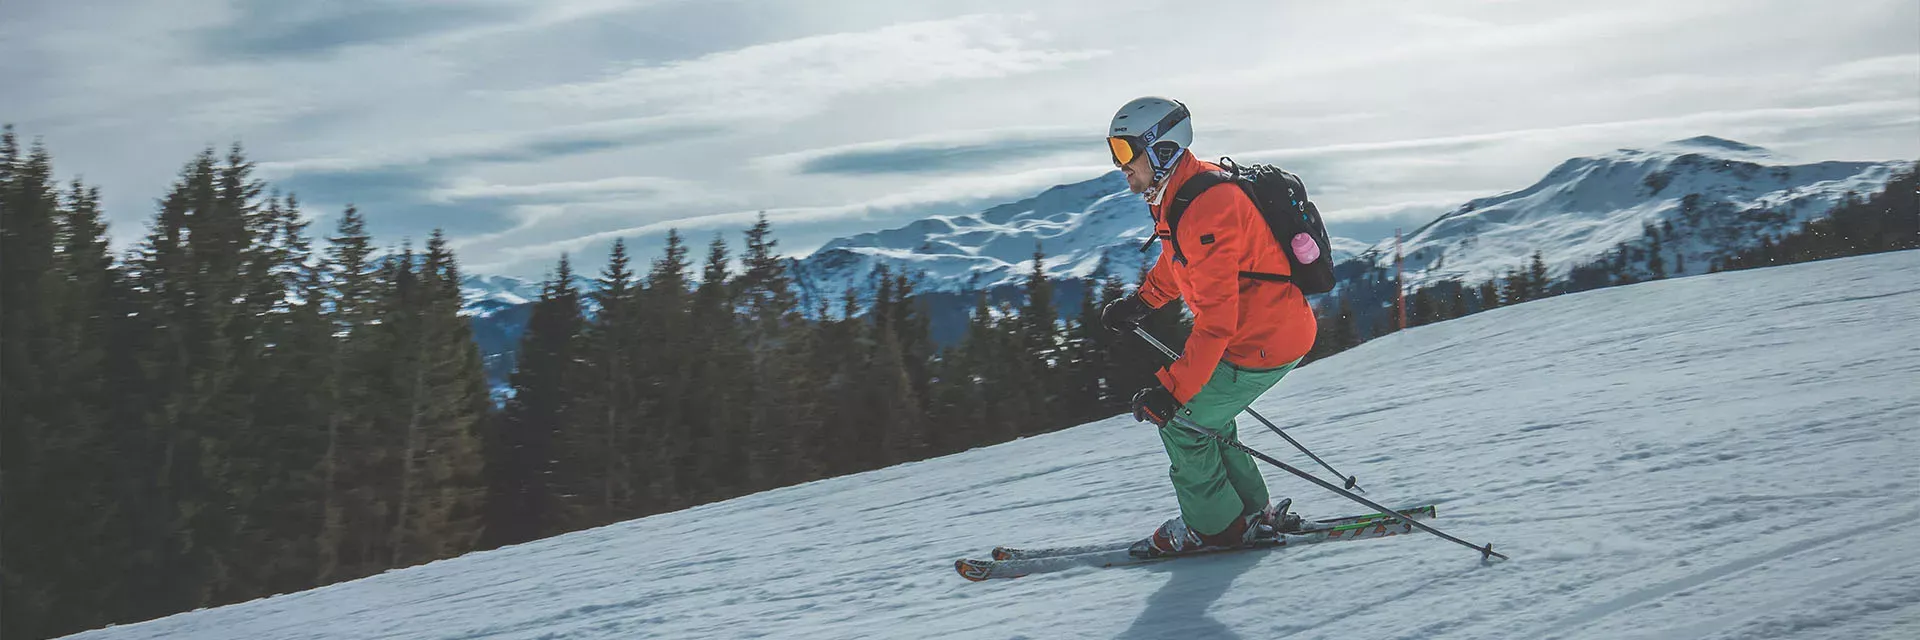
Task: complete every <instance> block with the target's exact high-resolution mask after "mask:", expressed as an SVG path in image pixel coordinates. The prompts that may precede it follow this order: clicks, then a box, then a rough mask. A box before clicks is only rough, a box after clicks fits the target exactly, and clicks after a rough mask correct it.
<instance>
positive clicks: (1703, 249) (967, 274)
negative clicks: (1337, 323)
mask: <svg viewBox="0 0 1920 640" xmlns="http://www.w3.org/2000/svg"><path fill="white" fill-rule="evenodd" d="M1912 164H1913V163H1912V162H1909V161H1897V162H1877V163H1876V162H1820V163H1814V164H1790V163H1788V162H1787V161H1785V160H1783V159H1780V158H1778V157H1776V156H1775V155H1774V154H1772V153H1770V152H1768V151H1767V150H1765V149H1761V148H1759V147H1754V146H1751V145H1746V144H1741V143H1738V142H1734V141H1730V140H1725V139H1721V138H1715V137H1711V136H1701V137H1697V138H1690V139H1687V140H1678V141H1674V142H1670V143H1666V144H1663V145H1659V146H1656V147H1653V148H1650V149H1621V150H1618V151H1614V152H1612V153H1607V154H1602V155H1598V156H1593V157H1584V158H1574V159H1570V160H1567V161H1566V162H1564V163H1562V164H1561V165H1560V166H1559V167H1556V168H1554V169H1553V170H1552V171H1549V172H1548V173H1547V175H1546V176H1545V177H1544V178H1542V179H1541V180H1540V181H1538V182H1536V183H1535V184H1534V185H1533V186H1530V187H1527V188H1525V189H1521V190H1519V191H1514V192H1511V193H1506V194H1501V195H1496V196H1492V197H1487V198H1480V199H1476V200H1473V201H1470V202H1467V203H1465V204H1463V205H1461V206H1460V207H1458V208H1456V209H1454V210H1453V211H1451V212H1449V213H1447V214H1445V215H1442V216H1440V217H1439V218H1438V219H1436V220H1434V221H1433V222H1431V223H1429V224H1427V225H1425V226H1423V227H1421V228H1420V229H1419V230H1417V231H1415V232H1414V233H1413V234H1411V235H1409V236H1407V238H1406V239H1405V243H1404V248H1403V250H1404V251H1405V252H1406V254H1407V256H1408V257H1407V261H1406V267H1407V269H1408V271H1409V274H1408V281H1409V283H1410V284H1413V285H1418V284H1421V283H1423V282H1426V281H1429V280H1436V279H1446V278H1458V279H1462V280H1466V281H1469V282H1477V281H1480V280H1485V279H1487V278H1489V277H1492V276H1494V275H1497V274H1500V273H1502V272H1504V271H1505V270H1506V269H1508V268H1510V267H1514V266H1517V265H1519V264H1520V263H1521V262H1522V261H1523V260H1526V259H1527V258H1528V257H1529V256H1530V255H1531V254H1532V252H1533V251H1535V250H1536V249H1537V250H1540V251H1542V252H1543V254H1544V258H1545V260H1546V262H1547V264H1548V266H1549V267H1550V270H1551V271H1552V272H1553V273H1554V274H1555V275H1557V276H1563V275H1565V274H1566V272H1567V270H1568V269H1569V268H1571V267H1572V266H1574V265H1577V264H1581V263H1585V262H1589V261H1592V260H1594V259H1596V258H1598V257H1600V256H1601V255H1603V254H1605V253H1607V252H1608V251H1610V250H1612V249H1614V247H1615V246H1616V245H1618V244H1619V243H1621V242H1624V241H1629V240H1634V239H1636V238H1639V237H1640V236H1641V233H1642V224H1643V223H1663V222H1667V221H1671V222H1672V223H1673V224H1674V225H1676V226H1677V227H1679V228H1680V230H1681V232H1682V234H1683V235H1685V236H1687V237H1689V238H1692V240H1690V241H1688V242H1685V243H1682V244H1681V245H1678V246H1676V247H1669V248H1668V249H1667V250H1668V251H1674V250H1678V251H1681V252H1682V253H1683V254H1684V255H1683V262H1684V264H1685V266H1686V269H1685V272H1686V273H1704V272H1706V271H1707V266H1708V262H1709V259H1710V258H1712V257H1716V256H1723V255H1726V254H1727V253H1730V252H1731V251H1734V250H1738V249H1742V248H1746V247H1750V246H1754V245H1756V244H1758V243H1759V241H1760V237H1761V235H1762V234H1768V235H1773V236H1776V237H1777V236H1778V235H1780V234H1781V233H1783V232H1785V231H1788V230H1790V229H1793V228H1795V227H1796V226H1797V225H1798V224H1800V222H1802V221H1804V220H1807V219H1809V218H1813V217H1818V216H1820V215H1824V214H1826V213H1827V212H1828V211H1829V210H1830V209H1832V207H1833V206H1834V205H1835V204H1837V203H1839V202H1840V200H1841V198H1843V197H1844V196H1845V194H1846V193H1848V192H1854V193H1857V194H1860V195H1862V196H1865V195H1868V194H1872V193H1875V192H1878V191H1879V190H1880V189H1881V188H1882V187H1883V186H1884V185H1885V184H1886V182H1887V180H1888V179H1890V178H1891V177H1892V176H1893V174H1894V173H1895V172H1896V171H1899V170H1902V169H1904V168H1907V167H1911V166H1912ZM1304 177H1305V178H1306V179H1307V180H1308V188H1309V189H1311V188H1312V179H1313V177H1312V176H1304ZM1689 194H1698V196H1697V197H1696V198H1694V199H1691V200H1689V199H1688V197H1687V196H1688V195H1689ZM1689 204H1690V206H1683V205H1689ZM1327 213H1328V214H1329V215H1330V216H1333V217H1335V218H1336V219H1337V217H1338V212H1337V211H1328V212H1327ZM1148 220H1149V217H1148V215H1147V213H1146V204H1145V202H1144V201H1142V200H1141V198H1140V197H1138V196H1135V195H1132V194H1130V193H1128V192H1127V190H1126V182H1125V180H1124V178H1122V177H1121V176H1120V174H1119V173H1118V172H1114V173H1109V174H1107V175H1104V176H1101V177H1099V178H1096V179H1093V180H1088V181H1086V182H1080V183H1075V184H1069V185H1061V186H1057V187H1053V188H1051V189H1048V190H1047V191H1045V192H1043V193H1041V194H1039V195H1037V196H1034V197H1032V198H1028V199H1025V200H1021V201H1019V202H1013V203H1008V204H1004V205H1000V206H997V207H994V208H992V209H988V210H986V211H983V212H980V213H977V214H970V215H958V216H935V217H932V218H927V219H924V220H920V221H917V222H914V223H912V224H909V225H906V226H903V227H900V228H897V229H890V230H886V231H880V232H874V233H864V234H860V235H856V236H851V237H847V238H841V239H838V240H834V241H832V242H829V243H827V244H826V245H824V246H823V247H821V248H820V250H818V251H816V252H814V253H813V254H812V255H810V256H808V257H806V258H803V259H800V260H798V261H796V262H795V273H796V274H797V275H798V276H799V278H800V280H801V283H802V287H803V289H804V290H805V291H807V292H808V293H809V294H811V295H812V296H814V297H818V298H823V299H825V300H827V301H829V302H830V303H834V302H837V301H838V300H839V298H840V292H841V291H843V290H844V289H846V288H847V287H849V286H852V287H861V286H864V285H865V282H866V277H867V275H868V274H869V273H871V272H872V270H873V268H874V266H875V265H877V264H882V263H884V264H887V265H888V266H889V267H890V268H891V269H893V270H894V271H895V272H899V271H900V270H902V269H905V270H907V271H909V272H913V271H918V272H922V273H924V274H925V279H924V281H923V283H922V285H921V286H922V289H923V290H931V291H942V292H964V291H975V290H981V289H989V288H992V287H995V286H1000V285H1013V284H1018V283H1019V282H1021V281H1022V280H1023V279H1024V278H1025V276H1026V274H1027V272H1028V271H1029V270H1031V269H1032V255H1033V252H1034V249H1035V246H1036V245H1038V246H1039V248H1040V249H1041V250H1042V251H1044V252H1045V253H1046V255H1047V258H1046V262H1045V268H1046V271H1047V273H1048V275H1050V276H1053V277H1056V278H1059V277H1076V278H1077V277H1087V276H1102V275H1104V274H1107V273H1113V274H1118V275H1120V276H1121V277H1123V278H1126V279H1128V280H1130V281H1131V280H1132V279H1134V278H1135V276H1136V275H1137V274H1138V273H1139V271H1140V267H1141V265H1142V263H1143V261H1145V260H1147V259H1150V258H1151V257H1152V256H1153V255H1154V254H1153V252H1146V253H1142V252H1140V251H1139V250H1138V249H1139V247H1140V243H1141V240H1142V239H1144V238H1145V237H1146V235H1147V233H1148V229H1149V222H1148ZM1334 249H1335V252H1334V254H1335V259H1336V261H1344V260H1346V259H1348V258H1350V257H1354V256H1359V255H1362V254H1367V253H1371V255H1370V256H1369V258H1370V259H1371V260H1373V261H1374V262H1375V263H1376V264H1378V265H1380V266H1383V267H1391V266H1392V261H1393V238H1391V237H1389V238H1385V239H1382V240H1380V241H1379V242H1376V243H1373V244H1371V245H1369V244H1368V243H1365V242H1357V241H1353V240H1348V239H1345V238H1335V239H1334ZM1154 251H1157V249H1155V250H1154ZM1671 262H1672V261H1671V259H1669V264H1671ZM810 308H811V307H810Z"/></svg>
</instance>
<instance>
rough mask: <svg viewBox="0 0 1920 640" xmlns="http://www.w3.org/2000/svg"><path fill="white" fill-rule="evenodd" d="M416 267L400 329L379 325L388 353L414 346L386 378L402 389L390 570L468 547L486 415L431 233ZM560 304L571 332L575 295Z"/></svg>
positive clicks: (438, 236) (456, 291)
mask: <svg viewBox="0 0 1920 640" xmlns="http://www.w3.org/2000/svg"><path fill="white" fill-rule="evenodd" d="M424 258H425V262H424V264H422V265H421V266H420V268H419V271H418V272H417V275H416V279H415V283H414V284H415V289H414V290H413V291H407V290H406V289H405V288H404V287H403V288H402V289H401V290H400V291H397V292H396V293H398V294H399V295H398V298H399V300H397V302H398V303H399V306H400V308H399V309H396V310H395V311H399V312H400V313H401V314H404V321H396V322H393V323H390V324H387V325H384V326H388V327H392V328H393V329H394V330H395V331H396V333H398V334H399V335H398V336H397V337H399V338H400V340H397V341H395V342H394V343H392V344H396V346H398V345H412V346H413V347H414V348H413V356H412V358H411V359H410V360H409V361H405V362H404V367H405V368H404V369H403V370H402V371H401V372H399V373H400V375H396V376H394V379H393V382H395V383H397V385H396V386H398V385H406V387H405V388H407V389H408V391H407V392H406V395H405V401H404V404H402V405H401V406H402V407H403V408H404V409H405V412H404V413H403V414H402V415H404V416H405V419H406V424H405V428H404V430H401V431H399V433H400V434H401V435H402V436H403V438H402V440H401V442H400V443H399V444H398V446H397V447H396V448H397V449H398V451H399V452H400V458H399V461H398V462H399V470H398V471H399V474H400V479H399V484H400V491H399V496H398V498H397V499H396V500H395V505H396V512H395V518H394V525H393V535H392V539H391V541H390V547H391V559H390V560H389V566H393V567H404V566H408V565H411V564H416V563H420V562H425V561H429V560H436V559H439V558H444V557H450V556H452V555H456V554H459V553H463V552H465V551H467V550H468V549H471V548H473V546H474V544H475V542H477V538H478V536H477V532H478V531H479V524H480V506H481V501H482V499H483V493H482V489H481V487H482V484H481V482H482V479H481V476H480V469H481V466H482V462H481V456H482V453H481V444H480V440H479V431H480V425H481V421H482V418H483V417H484V416H485V414H486V407H487V393H486V384H485V374H484V373H483V371H482V369H481V365H480V354H479V350H478V348H477V347H476V346H475V345H474V343H473V336H472V334H471V333H470V332H471V329H470V328H469V327H468V325H467V323H466V321H465V320H464V319H462V318H461V317H460V277H459V269H458V267H457V266H456V265H455V262H454V257H453V253H452V252H451V251H450V250H449V249H448V248H447V245H446V238H445V236H444V235H443V234H442V233H441V232H440V231H439V230H435V231H434V232H433V235H432V236H431V237H430V238H429V239H428V241H427V253H426V255H425V256H424ZM563 269H564V262H563ZM565 275H566V274H563V276H565ZM562 282H566V279H565V278H564V277H563V279H562ZM408 294H412V295H411V296H409V295H408ZM565 295H566V296H567V297H569V298H571V299H572V301H573V304H574V309H575V316H574V317H573V319H572V322H574V323H575V328H576V330H577V323H578V297H577V295H578V294H577V293H575V292H573V291H572V290H571V289H570V288H569V289H567V290H566V292H565ZM390 317H392V316H390ZM571 337H572V336H571V335H570V336H569V338H571ZM402 348H403V349H404V347H402Z"/></svg>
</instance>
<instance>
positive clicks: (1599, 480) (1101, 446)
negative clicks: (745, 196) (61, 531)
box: [79, 251, 1920, 640]
mask: <svg viewBox="0 0 1920 640" xmlns="http://www.w3.org/2000/svg"><path fill="white" fill-rule="evenodd" d="M1916 273H1920V252H1916V251H1908V252H1902V253H1895V254H1881V255H1876V256H1867V257H1860V258H1851V259H1845V260H1834V261H1827V262H1819V263H1812V264H1805V265H1798V266H1791V267H1780V268H1773V269H1762V270H1755V271H1744V272H1735V273H1724V274H1715V275H1709V276H1698V277H1692V278H1684V279H1677V280H1666V281H1659V282H1652V283H1646V284H1641V285H1635V286H1629V287H1618V288H1612V289H1602V290H1598V291H1591V292H1587V293H1582V294H1577V295H1569V296H1561V297H1556V298H1550V299H1547V300H1543V301H1538V302H1532V303H1528V304H1524V305H1518V306H1514V307H1507V308H1502V309H1497V310H1494V311H1490V312H1487V313H1482V314H1478V315H1474V316H1469V317H1466V318H1461V319H1457V320H1451V321H1448V322H1444V323H1440V324H1436V325H1430V326H1425V327H1420V328H1416V329H1412V330H1409V331H1404V332H1401V333H1397V334H1394V335H1391V336H1388V337H1385V338H1382V339H1378V340H1375V341H1372V342H1369V343H1367V344H1365V345H1362V346H1361V347H1359V348H1356V349H1354V350H1351V351H1348V352H1346V353H1343V354H1340V355H1338V356H1336V357H1333V358H1331V359H1328V360H1325V361H1322V362H1319V363H1315V364H1313V365H1311V366H1308V367H1306V368H1303V369H1301V370H1299V371H1296V372H1295V373H1294V374H1293V375H1291V376H1289V378H1288V379H1287V380H1285V381H1283V382H1282V383H1281V386H1279V387H1278V388H1276V389H1275V390H1274V391H1273V392H1270V393H1268V394H1267V395H1266V397H1264V398H1262V399H1261V401H1260V402H1258V403H1256V405H1255V406H1256V408H1257V409H1259V410H1260V411H1261V412H1262V413H1264V414H1266V415H1267V416H1269V417H1271V418H1274V419H1275V420H1276V421H1277V422H1278V423H1279V424H1280V425H1281V426H1282V427H1284V428H1288V429H1289V432H1290V433H1292V434H1293V435H1294V436H1295V437H1297V438H1299V439H1300V440H1301V441H1302V442H1304V443H1306V444H1307V445H1308V446H1311V447H1313V448H1314V450H1315V451H1316V452H1317V453H1319V454H1321V455H1322V456H1323V457H1325V458H1326V459H1327V460H1328V461H1330V462H1332V463H1333V464H1334V465H1335V466H1337V467H1339V468H1341V469H1342V470H1343V471H1346V472H1348V473H1355V474H1358V475H1359V477H1360V480H1361V482H1362V484H1363V485H1365V486H1367V487H1368V488H1369V489H1370V490H1371V491H1372V492H1373V494H1372V497H1373V498H1375V499H1376V500H1381V501H1385V502H1389V503H1400V504H1414V503H1421V502H1429V501H1431V502H1435V503H1438V504H1439V511H1440V519H1438V520H1435V521H1433V523H1434V524H1435V525H1436V526H1439V527H1441V528H1443V529H1445V530H1448V531H1450V532H1452V533H1455V534H1456V535H1459V536H1461V537H1464V538H1466V539H1468V540H1470V541H1474V542H1483V541H1492V542H1493V543H1494V544H1495V545H1496V548H1498V549H1501V550H1503V551H1505V552H1506V553H1509V554H1511V555H1512V556H1513V560H1512V561H1510V562H1505V563H1498V564H1493V565H1483V564H1482V563H1481V562H1480V560H1479V558H1478V557H1477V556H1476V555H1475V554H1474V553H1472V552H1471V551H1468V550H1465V549H1462V548H1460V547H1457V546H1455V545H1452V544H1450V543H1447V542H1444V541H1441V540H1439V539H1437V538H1432V537H1430V536H1423V535H1406V536H1400V537H1395V538H1388V539H1383V540H1370V541H1359V542H1340V543H1330V544H1322V545H1312V546H1307V547H1300V548H1295V549H1287V550H1280V551H1276V552H1271V553H1245V554H1231V555H1226V556H1217V557H1210V558H1195V559H1185V560H1177V561H1173V562H1168V563H1162V564H1158V565H1149V566H1143V567H1131V568H1116V569H1091V568H1088V569H1076V570H1073V571H1069V572H1065V573H1057V574H1047V575H1036V576H1030V577H1027V578H1022V579H1018V580H1010V581H1000V582H989V583H980V584H974V583H968V582H966V581H964V580H961V579H960V578H959V577H958V576H956V575H955V574H954V572H953V569H952V567H951V563H952V561H953V559H954V558H956V557H960V556H963V555H971V556H980V555H983V554H985V553H986V552H987V550H988V549H990V548H992V547H993V546H994V545H996V544H1012V545H1030V544H1043V543H1072V542H1096V541H1107V540H1112V539H1128V538H1133V537H1136V536H1139V535H1144V534H1145V533H1146V532H1147V531H1148V530H1150V529H1151V528H1152V527H1153V526H1155V525H1157V524H1158V523H1159V522H1160V521H1161V520H1162V519H1164V518H1166V517H1168V516H1169V515H1170V514H1172V513H1174V511H1175V506H1174V501H1173V494H1172V492H1171V489H1170V488H1169V487H1168V485H1167V483H1166V477H1165V474H1166V460H1165V457H1164V454H1163V453H1161V451H1160V448H1159V447H1160V446H1159V443H1158V441H1157V439H1156V438H1155V437H1154V435H1153V433H1152V432H1151V430H1150V429H1149V428H1147V427H1144V426H1141V425H1138V424H1136V423H1133V422H1132V421H1131V420H1128V419H1123V418H1117V417H1116V418H1113V419H1109V420H1104V421H1100V422H1095V423H1091V424H1087V425H1083V426H1080V427H1076V428H1073V429H1069V430H1066V431H1062V432H1057V433H1053V434H1048V435H1044V436H1038V437H1033V438H1026V439H1023V440H1019V441H1016V442H1012V443H1007V444H1004V445H999V446H995V447H990V448H983V449H977V450H973V451H968V452H965V453H960V454H956V455H952V456H947V457H944V458H939V459H935V460H929V461H924V462H919V463H912V464H905V465H899V466H896V467H892V468H888V469H883V470H879V471H874V472H870V473H865V474H860V475H856V476H849V477H843V478H837V479H831V480H824V481H820V482H814V483H810V484H806V485H801V486H797V487H790V488H786V489H781V490H775V491H769V492H765V493H761V494H756V495H753V496H748V497H744V498H740V499H736V500H731V501H728V502H724V503H717V504H712V505H706V506H702V507H697V508H693V509H688V510H685V511H680V512H676V513H670V514H663V515H660V516H655V517H650V518H645V519H640V520H634V521H630V522H625V523H620V524H616V525H612V526H607V527H603V528H599V529H594V530H590V531H585V532H580V533H576V534H572V535H567V536H561V537H557V538H553V539H548V540H543V541H538V542H534V543H529V544H525V545H520V546H515V547H510V548H506V549H502V550H498V551H493V552H487V553H477V554H472V555H470V556H467V557H463V558H458V559H454V560H448V561H443V562H437V563H433V564H429V565H425V566H421V567H415V568H411V569H406V570H400V571H393V572H389V573H386V574H383V575H380V576H375V577H371V578H367V579H364V580H359V581H356V582H352V583H346V584H340V585H334V586H331V587H326V588H321V589H316V590H312V591H308V592H303V593H298V594H293V595H287V596H279V597H274V598H269V599H265V600H259V601H254V602H250V603H244V604H241V605H236V606H231V607H225V608H220V609H215V610H209V611H200V612H194V613H189V614H183V615H177V616H173V617H169V618H165V619H162V620H158V621H153V622H148V623H143V624H138V625H131V626H125V627H119V628H112V629H107V630H103V631H96V632H91V633H87V634H82V635H80V636H79V637H83V638H88V639H92V640H104V639H133V638H161V637H190V638H422V639H425V638H440V639H452V638H462V639H476V638H528V639H531V638H703V637H715V638H738V637H770V638H803V639H804V638H856V637H882V638H924V637H941V638H1082V637H1121V638H1171V637H1179V638H1235V637H1244V638H1256V637H1258V638H1265V637H1279V636H1286V637H1293V638H1354V637H1367V638H1736V637H1737V638H1838V637H1845V638H1885V639H1893V638H1914V637H1920V464H1916V463H1915V459H1916V458H1920V428H1917V427H1920V384H1916V380H1917V379H1920V283H1916V280H1915V277H1914V274H1916ZM1243 422H1248V421H1243ZM1245 428H1246V430H1245V431H1244V432H1243V434H1244V439H1245V441H1247V442H1248V443H1249V444H1250V445H1252V446H1254V447H1255V448H1258V449H1262V450H1264V451H1267V452H1269V453H1271V454H1273V455H1276V456H1278V457H1280V458H1282V459H1284V460H1288V461H1290V462H1296V463H1299V464H1301V465H1302V466H1305V465H1307V464H1309V463H1307V462H1306V461H1305V460H1304V458H1303V456H1301V455H1299V454H1298V453H1295V452H1292V451H1291V450H1290V449H1289V447H1288V446H1287V445H1286V444H1285V443H1284V442H1283V441H1281V440H1280V439H1279V438H1278V437H1277V436H1275V435H1273V434H1271V433H1268V432H1266V431H1264V430H1262V429H1260V428H1259V427H1258V425H1255V424H1250V423H1249V424H1246V425H1245ZM1267 478H1268V482H1269V483H1270V485H1271V486H1272V488H1273V489H1274V492H1275V494H1276V495H1293V496H1295V497H1296V498H1297V505H1298V506H1299V508H1300V509H1301V510H1302V511H1304V512H1305V513H1307V514H1308V515H1339V514H1344V513H1349V512H1354V511H1356V509H1355V507H1354V505H1351V504H1348V503H1346V502H1345V501H1343V500H1342V499H1341V498H1338V497H1336V496H1333V495H1329V494H1327V493H1324V492H1322V491H1320V490H1318V489H1315V488H1312V487H1311V486H1310V485H1307V484H1306V483H1304V482H1301V481H1299V480H1297V479H1294V478H1292V477H1291V476H1287V475H1285V474H1284V473H1283V472H1278V471H1277V470H1275V471H1269V472H1268V473H1267Z"/></svg>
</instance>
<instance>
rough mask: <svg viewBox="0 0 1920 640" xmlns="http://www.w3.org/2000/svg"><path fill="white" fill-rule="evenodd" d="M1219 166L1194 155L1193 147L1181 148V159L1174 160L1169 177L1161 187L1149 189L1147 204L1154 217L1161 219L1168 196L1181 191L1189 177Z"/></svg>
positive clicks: (1162, 182)
mask: <svg viewBox="0 0 1920 640" xmlns="http://www.w3.org/2000/svg"><path fill="white" fill-rule="evenodd" d="M1218 168H1220V167H1219V166H1217V165H1214V164H1213V163H1211V162H1203V161H1201V160H1200V159H1199V158H1197V157H1194V155H1193V150H1192V149H1181V150H1180V159H1179V160H1177V161H1175V162H1174V165H1173V173H1170V174H1167V179H1166V180H1164V181H1161V183H1160V188H1159V189H1156V190H1153V191H1149V192H1147V194H1146V197H1147V206H1148V208H1149V210H1151V211H1152V212H1153V219H1154V220H1156V221H1157V220H1159V219H1160V217H1161V215H1162V214H1164V213H1165V212H1166V202H1167V198H1168V197H1170V196H1171V195H1172V194H1175V193H1179V192H1180V187H1181V186H1183V185H1185V184H1187V179H1188V178H1192V177H1193V176H1194V174H1197V173H1200V172H1202V171H1212V170H1214V169H1218Z"/></svg>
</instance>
